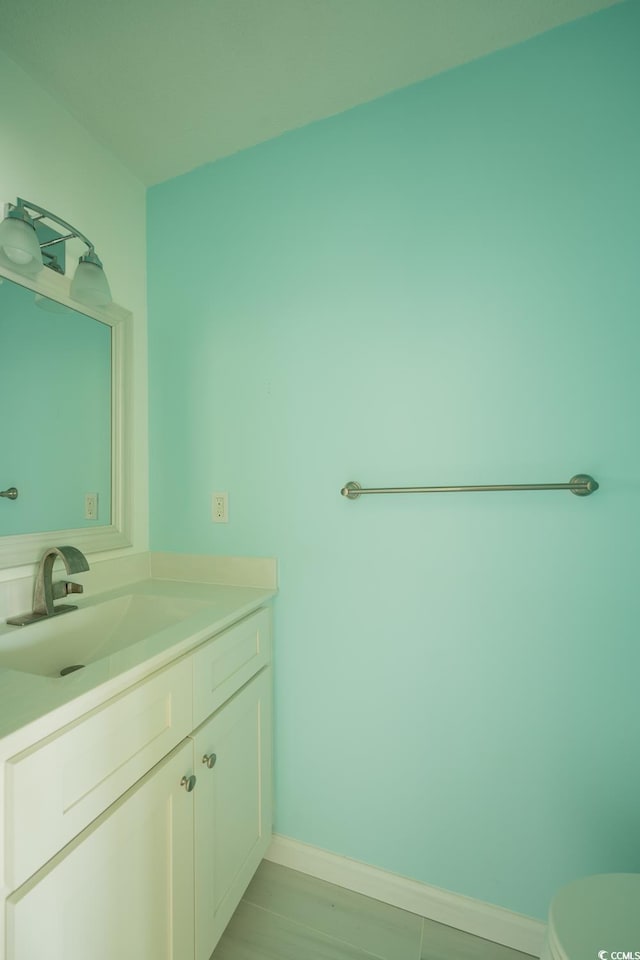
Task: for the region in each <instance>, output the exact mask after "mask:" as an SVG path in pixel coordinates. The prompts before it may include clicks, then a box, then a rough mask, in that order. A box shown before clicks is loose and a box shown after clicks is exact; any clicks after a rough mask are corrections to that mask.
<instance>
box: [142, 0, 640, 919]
mask: <svg viewBox="0 0 640 960" xmlns="http://www.w3.org/2000/svg"><path fill="white" fill-rule="evenodd" d="M639 42H640V5H639V4H638V3H637V2H630V3H627V4H623V5H620V6H616V7H613V8H612V9H610V10H608V11H606V12H604V13H602V14H599V15H596V16H594V17H591V18H588V19H585V20H582V21H579V22H576V23H574V24H572V25H569V26H567V27H564V28H561V29H558V30H555V31H553V32H550V33H548V34H546V35H543V36H541V37H539V38H536V39H534V40H532V41H531V42H528V43H525V44H523V45H520V46H518V47H515V48H512V49H510V50H507V51H503V52H500V53H498V54H495V55H493V56H491V57H488V58H485V59H482V60H480V61H477V62H475V63H472V64H469V65H467V66H464V67H462V68H460V69H457V70H454V71H451V72H449V73H447V74H444V75H441V76H439V77H436V78H435V79H432V80H429V81H427V82H425V83H422V84H418V85H416V86H413V87H411V88H408V89H405V90H402V91H400V92H398V93H395V94H393V95H390V96H387V97H385V98H382V99H380V100H377V101H375V102H373V103H370V104H367V105H364V106H362V107H359V108H357V109H355V110H352V111H350V112H348V113H344V114H342V115H340V116H336V117H333V118H331V119H329V120H326V121H323V122H320V123H315V124H313V125H310V126H308V127H305V128H304V129H300V130H297V131H294V132H292V133H290V134H287V135H286V136H283V137H280V138H278V139H276V140H273V141H270V142H268V143H264V144H262V145H260V146H258V147H256V148H254V149H251V150H247V151H244V152H242V153H240V154H238V155H236V156H233V157H231V158H229V159H226V160H223V161H221V162H217V163H215V164H212V165H209V166H206V167H203V168H200V169H198V170H196V171H194V172H192V173H190V174H188V175H186V176H184V177H180V178H177V179H175V180H172V181H169V182H167V183H164V184H161V185H159V186H157V187H154V188H153V189H152V190H151V191H150V193H149V219H148V236H149V253H150V260H149V277H150V286H149V298H150V303H149V306H150V357H151V366H150V376H151V415H152V416H151V457H152V470H151V477H152V483H151V531H152V546H153V548H154V549H156V550H170V551H179V552H191V553H216V554H249V555H258V556H260V555H275V556H277V557H278V560H279V571H280V584H281V594H280V598H279V600H278V604H277V623H276V628H277V635H276V643H277V654H276V656H277V662H276V804H277V822H276V829H277V830H278V831H279V832H280V833H282V834H285V835H288V836H291V837H295V838H298V839H300V840H303V841H305V842H308V843H311V844H316V845H318V846H320V847H324V848H326V849H329V850H332V851H336V852H338V853H340V854H344V855H346V856H348V857H353V858H355V859H358V860H363V861H366V862H368V863H371V864H375V865H377V866H380V867H383V868H385V869H387V870H391V871H394V872H397V873H399V874H403V875H406V876H409V877H415V878H417V879H419V880H423V881H426V882H429V883H432V884H436V885H439V886H442V887H445V888H448V889H451V890H454V891H458V892H460V893H463V894H467V895H470V896H473V897H478V898H480V899H483V900H487V901H490V902H493V903H497V904H501V905H503V906H505V907H508V908H511V909H514V910H516V911H521V912H523V913H526V914H530V915H533V916H537V917H543V916H544V915H545V913H546V910H547V906H548V901H549V898H550V896H551V895H552V893H553V892H554V890H555V889H556V888H557V887H559V886H560V885H561V884H563V883H564V882H566V881H568V880H570V879H571V878H573V877H575V876H579V875H581V874H588V873H592V872H600V871H616V870H623V871H624V870H640V829H639V827H640V813H639V812H638V804H637V797H638V791H639V790H640V764H639V763H638V749H639V748H638V744H639V743H640V719H639V718H640V713H639V711H638V689H639V687H638V684H639V682H640V681H639V678H640V642H639V631H638V624H639V623H640V609H639V606H640V603H639V597H640V590H639V589H638V583H639V573H640V565H639V563H638V559H639V557H638V554H639V543H640V538H639V533H640V522H639V521H640V497H638V493H639V492H640V490H639V483H640V451H639V446H638V412H639V409H640V376H639V375H638V351H639V348H640V325H639V316H638V315H639V307H640V291H639V277H640V269H639V266H638V264H639V253H640V249H639V244H638V223H640V202H639V196H638V184H639V180H638V170H639V169H640V136H639V130H638V109H637V106H638V91H639V90H640V57H638V55H637V54H638V49H639ZM187 231H188V232H187ZM187 237H188V241H187ZM581 471H585V472H590V473H592V474H593V475H594V476H595V477H596V478H597V479H598V480H599V481H600V483H601V489H600V491H599V492H598V493H597V494H596V495H595V496H593V497H591V498H587V499H580V498H577V497H573V496H572V495H570V494H568V493H522V494H500V495H498V494H465V495H460V496H439V497H407V496H405V497H402V496H398V497H384V498H374V497H370V498H369V499H364V498H363V499H362V500H360V501H358V502H354V503H352V502H348V501H347V500H345V499H343V498H341V497H340V496H339V490H340V487H341V486H342V485H343V484H344V483H345V482H346V481H347V480H350V479H355V480H359V481H360V482H361V483H363V484H364V485H370V486H371V485H373V486H377V485H380V486H384V485H403V484H447V483H462V484H464V483H496V482H497V483H501V482H502V483H504V482H516V483H517V482H534V481H540V482H545V481H553V480H561V481H564V480H568V479H569V478H570V477H571V476H572V474H574V473H576V472H581ZM213 490H228V491H229V493H230V522H229V524H228V525H227V526H222V525H215V526H214V525H213V524H212V523H211V522H210V499H211V492H212V491H213Z"/></svg>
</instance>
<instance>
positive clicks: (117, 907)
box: [7, 740, 194, 960]
mask: <svg viewBox="0 0 640 960" xmlns="http://www.w3.org/2000/svg"><path fill="white" fill-rule="evenodd" d="M192 761H193V753H192V743H191V741H190V740H185V741H184V742H183V743H182V745H180V746H178V747H176V748H175V750H174V751H173V752H172V753H170V754H169V755H168V757H167V758H166V759H165V760H163V761H162V762H161V763H159V764H158V765H157V766H156V767H154V768H153V770H151V771H150V772H149V773H148V774H147V776H146V777H144V778H143V779H142V780H141V781H139V783H138V784H137V785H136V786H134V787H132V788H131V789H130V790H129V791H128V792H127V793H125V794H124V795H123V796H122V797H121V798H120V800H118V801H117V802H116V803H115V804H113V806H111V807H110V808H109V809H108V810H107V811H105V813H104V814H102V816H100V817H98V819H97V820H95V821H94V822H93V823H92V824H91V825H90V826H89V827H87V829H86V830H84V831H83V832H82V833H81V834H80V835H79V836H78V837H77V838H76V839H75V840H74V841H72V843H70V844H69V845H68V846H67V847H65V848H64V850H62V851H61V852H60V853H59V854H58V855H57V856H55V857H54V858H53V859H52V860H51V861H49V863H47V864H46V865H45V866H44V867H43V868H42V869H41V870H39V871H38V873H36V874H35V875H34V876H33V877H31V879H30V880H28V881H27V882H26V883H25V884H23V885H22V887H20V888H19V889H18V890H16V891H15V893H13V894H12V895H11V896H10V897H9V899H8V901H7V960H34V958H36V957H42V958H46V960H89V958H90V960H115V958H118V960H190V958H192V957H193V949H194V947H193V942H194V941H193V922H194V914H193V806H194V804H193V797H194V793H187V791H186V789H185V787H184V786H181V785H180V781H181V779H182V777H183V776H184V775H189V774H191V773H192Z"/></svg>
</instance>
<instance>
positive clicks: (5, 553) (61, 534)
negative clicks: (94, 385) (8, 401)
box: [0, 266, 133, 569]
mask: <svg viewBox="0 0 640 960" xmlns="http://www.w3.org/2000/svg"><path fill="white" fill-rule="evenodd" d="M0 278H2V279H7V280H12V281H13V282H14V283H17V284H19V285H20V286H21V287H26V288H27V289H28V290H33V291H34V293H40V294H42V295H43V296H45V297H49V298H50V299H52V300H58V301H59V302H60V303H63V304H64V305H65V306H67V307H70V308H71V309H72V310H75V311H76V312H80V313H83V314H86V315H87V316H88V317H93V318H94V319H95V320H100V321H101V322H102V323H105V324H107V325H108V326H110V327H111V523H110V524H109V525H108V526H100V527H93V528H92V527H79V528H77V529H75V530H47V531H45V532H44V533H26V534H23V535H20V534H19V535H16V536H7V537H2V536H0V569H5V568H7V567H18V566H22V565H24V564H32V563H36V562H37V561H38V560H39V559H40V555H41V554H42V552H43V550H46V549H47V547H50V546H54V545H56V546H58V545H61V544H67V543H68V544H71V545H72V546H74V547H78V548H79V549H80V550H82V552H83V553H85V554H88V555H90V554H92V553H101V552H102V551H103V550H117V549H119V548H122V547H128V546H130V545H131V514H132V509H131V499H132V485H131V476H130V463H131V456H130V453H131V450H130V442H131V430H130V423H131V396H132V393H131V350H132V326H133V323H132V320H133V318H132V315H131V313H130V311H129V310H125V309H124V307H119V306H116V304H111V305H110V306H109V307H86V306H84V304H79V303H77V302H76V301H75V300H72V299H71V297H70V296H69V288H70V286H71V282H70V280H69V279H68V278H67V277H64V276H60V275H59V274H57V273H54V271H53V270H50V269H48V268H47V267H44V268H43V269H42V270H41V271H40V273H39V274H38V275H37V277H36V278H35V279H30V278H28V277H24V276H22V274H19V273H14V272H13V271H12V270H9V269H7V268H5V267H3V266H0ZM0 482H2V483H4V485H5V486H17V487H18V490H19V489H20V482H19V478H14V477H4V476H3V477H2V479H1V481H0ZM0 506H3V508H6V509H8V510H10V509H11V503H10V502H9V501H0Z"/></svg>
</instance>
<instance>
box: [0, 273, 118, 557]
mask: <svg viewBox="0 0 640 960" xmlns="http://www.w3.org/2000/svg"><path fill="white" fill-rule="evenodd" d="M130 328H131V315H130V314H129V312H128V311H126V310H123V309H122V308H121V307H117V306H115V305H113V304H112V305H111V306H109V307H107V308H97V307H96V308H92V307H85V306H84V305H82V308H81V309H79V305H78V304H77V303H75V302H74V301H73V300H71V299H70V297H69V281H68V279H67V278H66V277H64V276H59V275H58V274H55V273H54V272H53V271H51V270H49V269H47V268H45V269H43V270H41V271H40V273H39V274H38V276H37V278H36V279H35V280H31V279H28V278H26V277H22V276H20V275H19V274H14V273H12V272H11V271H10V270H8V269H6V268H4V267H0V410H2V420H1V422H2V429H1V430H0V437H1V438H2V446H1V447H0V490H3V491H6V490H10V488H12V487H15V488H16V489H17V491H18V496H17V498H16V499H11V498H10V497H6V496H5V497H2V498H0V567H10V566H17V565H19V564H23V563H33V562H35V561H36V560H37V559H38V557H39V554H40V553H41V551H42V549H43V548H45V547H47V546H50V545H51V544H53V543H56V544H59V543H66V542H70V543H72V544H73V545H74V546H77V547H79V548H80V549H81V550H82V551H83V552H84V553H95V552H97V551H101V550H109V549H114V548H116V547H121V546H126V545H128V544H129V543H130V542H131V541H130V529H129V517H130V509H129V484H128V482H127V463H128V461H129V457H128V455H127V444H128V436H127V419H128V418H127V416H126V415H125V413H126V410H125V407H126V400H127V395H128V387H127V385H128V366H129V364H128V359H129V356H130V336H131V329H130Z"/></svg>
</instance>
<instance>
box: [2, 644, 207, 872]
mask: <svg viewBox="0 0 640 960" xmlns="http://www.w3.org/2000/svg"><path fill="white" fill-rule="evenodd" d="M191 708H192V673H191V663H190V661H189V660H188V659H186V660H182V661H179V662H178V663H176V664H174V665H173V666H171V667H169V668H168V669H167V670H163V671H162V672H161V673H158V674H156V675H155V676H154V677H151V678H150V679H149V680H145V681H144V683H142V684H140V685H139V686H137V687H134V688H133V689H132V690H129V691H128V692H127V693H125V694H123V695H122V696H120V697H118V698H117V699H115V700H112V701H111V702H110V703H108V704H106V705H105V706H103V707H100V708H98V709H96V710H94V711H93V712H92V713H89V714H87V715H86V716H85V717H82V718H81V719H80V720H78V721H76V722H75V723H73V724H70V725H69V726H67V727H65V728H64V729H63V730H60V731H58V732H57V733H56V734H55V735H53V736H51V737H48V738H47V739H46V740H43V741H41V742H40V743H38V744H36V745H35V746H34V747H31V748H29V749H28V750H25V751H23V752H22V753H20V754H18V755H17V756H15V757H12V758H11V759H10V760H9V761H8V763H7V764H6V767H5V799H6V806H5V871H6V876H5V881H6V883H7V885H8V887H9V889H10V890H13V889H15V888H16V887H18V886H19V885H20V884H21V883H23V882H24V881H25V880H26V879H27V877H29V876H31V874H33V873H34V872H35V871H36V870H37V869H38V867H40V866H41V865H42V864H43V863H45V862H46V861H47V860H48V859H49V858H50V857H52V856H53V855H54V854H55V853H56V852H57V851H58V850H60V849H61V848H62V847H63V846H64V845H65V844H66V843H68V842H69V840H71V839H72V838H73V837H74V836H76V834H78V833H80V831H81V830H83V829H84V828H85V827H86V826H87V824H89V823H91V821H92V820H94V819H95V818H96V817H97V816H98V815H99V814H100V813H102V811H103V810H105V809H106V808H107V807H108V806H109V804H111V803H113V801H114V800H116V799H117V798H118V797H119V796H121V795H122V794H123V793H124V792H125V790H127V789H128V788H129V787H130V786H131V785H132V784H134V783H135V782H136V781H137V780H139V779H140V777H142V776H143V774H145V773H146V772H147V771H148V770H149V769H150V768H151V767H152V766H154V765H155V764H156V763H157V762H158V761H159V760H161V759H162V757H164V756H165V754H167V753H168V752H169V751H170V750H172V749H173V747H175V746H176V744H177V743H179V742H180V741H181V740H182V739H183V738H184V737H185V736H187V734H188V733H189V732H190V731H191V728H192V723H191V717H192V709H191Z"/></svg>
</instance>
